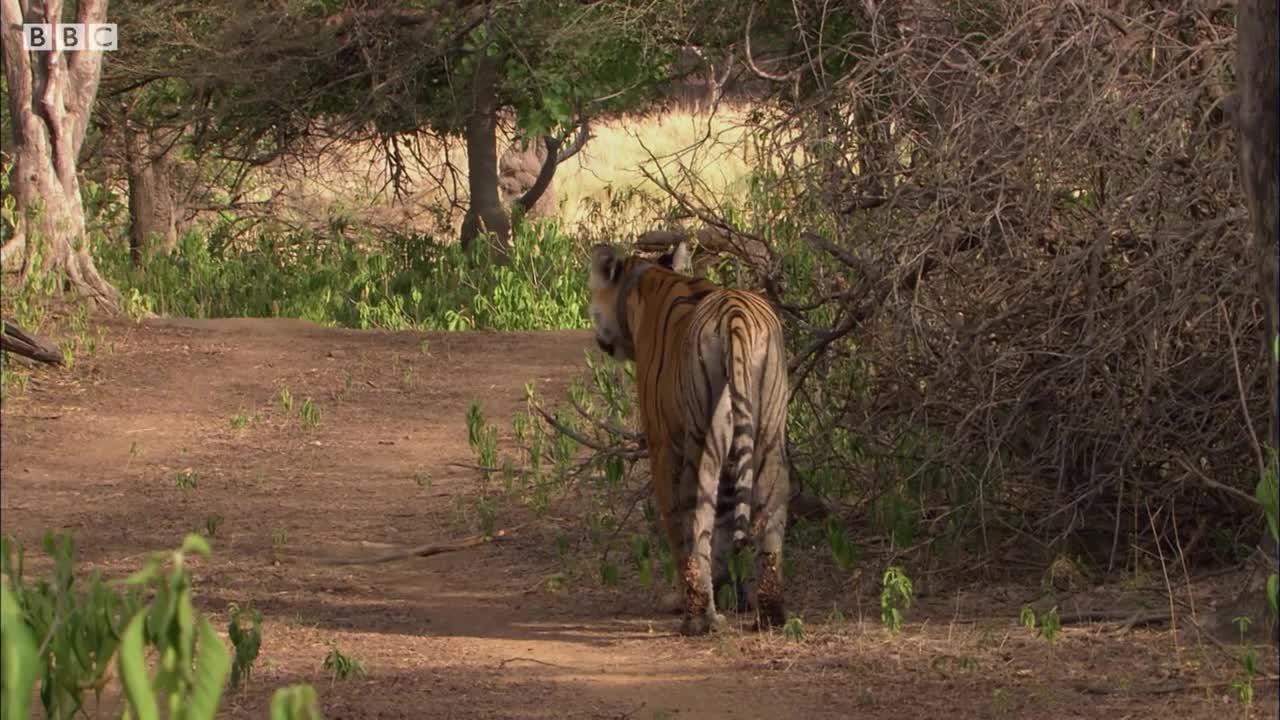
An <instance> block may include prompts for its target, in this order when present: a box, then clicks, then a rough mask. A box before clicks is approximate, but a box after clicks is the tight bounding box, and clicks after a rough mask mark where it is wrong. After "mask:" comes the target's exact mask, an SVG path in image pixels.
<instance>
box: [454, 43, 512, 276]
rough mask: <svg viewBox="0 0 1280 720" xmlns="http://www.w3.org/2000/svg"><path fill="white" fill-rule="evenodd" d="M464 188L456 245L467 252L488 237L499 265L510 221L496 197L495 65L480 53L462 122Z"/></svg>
mask: <svg viewBox="0 0 1280 720" xmlns="http://www.w3.org/2000/svg"><path fill="white" fill-rule="evenodd" d="M466 137H467V187H468V189H469V190H470V194H471V199H470V203H469V206H468V208H467V214H466V217H465V218H464V219H463V221H462V233H461V235H460V237H459V241H460V242H461V243H462V248H463V249H464V250H470V249H471V248H472V246H473V245H474V244H475V241H476V238H477V237H479V235H480V233H482V232H488V233H492V234H493V236H494V239H495V241H496V246H495V250H496V251H497V252H498V260H499V262H505V261H506V259H507V257H508V255H509V253H510V249H511V218H510V217H509V216H508V215H507V211H506V209H505V208H503V207H502V199H501V196H500V195H499V193H498V98H497V65H496V63H495V61H494V60H493V59H492V58H490V57H488V56H487V55H486V54H485V53H484V52H483V50H481V51H480V53H479V58H478V59H477V61H476V70H475V78H474V80H473V83H472V86H471V107H470V108H469V112H468V114H467V121H466Z"/></svg>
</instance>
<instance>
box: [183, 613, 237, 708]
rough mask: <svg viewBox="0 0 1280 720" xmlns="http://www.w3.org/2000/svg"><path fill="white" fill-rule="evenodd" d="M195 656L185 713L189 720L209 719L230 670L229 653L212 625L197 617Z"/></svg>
mask: <svg viewBox="0 0 1280 720" xmlns="http://www.w3.org/2000/svg"><path fill="white" fill-rule="evenodd" d="M199 647H200V649H199V653H198V655H197V656H196V669H195V678H194V680H195V682H194V685H193V687H192V688H191V695H190V697H188V698H187V705H186V708H185V713H184V716H185V717H186V718H189V719H190V720H212V718H213V717H214V715H216V714H217V712H218V700H219V699H220V698H221V697H222V690H223V688H224V687H225V686H226V684H227V675H228V673H230V671H231V656H230V655H229V654H228V653H227V648H226V646H225V645H223V644H222V638H220V637H218V633H217V632H215V631H214V629H213V625H211V624H210V623H209V621H208V620H207V619H205V618H200V645H199Z"/></svg>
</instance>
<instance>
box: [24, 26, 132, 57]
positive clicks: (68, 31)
mask: <svg viewBox="0 0 1280 720" xmlns="http://www.w3.org/2000/svg"><path fill="white" fill-rule="evenodd" d="M55 44H56V48H55ZM119 44H120V39H119V36H118V35H117V33H116V24H115V23H57V24H56V25H55V24H52V23H27V24H24V25H23V26H22V49H23V50H26V51H28V52H52V51H53V50H55V49H57V50H65V51H66V52H81V51H84V50H98V51H104V50H105V51H112V50H115V49H116V48H117V47H118V46H119Z"/></svg>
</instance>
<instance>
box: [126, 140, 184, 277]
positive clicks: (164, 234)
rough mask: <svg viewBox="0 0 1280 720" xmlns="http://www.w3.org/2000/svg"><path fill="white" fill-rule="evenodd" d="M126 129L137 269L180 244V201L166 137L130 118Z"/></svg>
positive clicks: (131, 252)
mask: <svg viewBox="0 0 1280 720" xmlns="http://www.w3.org/2000/svg"><path fill="white" fill-rule="evenodd" d="M123 128H124V137H123V140H124V154H125V168H126V174H127V176H128V181H129V255H130V257H132V259H133V264H134V265H135V266H141V265H142V261H143V258H145V257H150V256H151V255H153V254H155V253H156V252H157V251H161V252H166V253H168V252H172V251H173V249H174V248H175V247H176V246H177V244H178V216H177V213H178V200H177V193H176V192H175V191H174V178H173V177H172V175H173V173H172V168H171V166H170V163H169V160H168V149H169V147H171V145H172V144H171V143H170V142H167V140H170V139H171V138H167V137H165V136H164V134H161V133H156V132H153V131H152V130H150V129H147V128H141V127H137V126H136V125H134V123H132V122H130V121H129V120H128V119H127V117H126V120H125V122H124V125H123Z"/></svg>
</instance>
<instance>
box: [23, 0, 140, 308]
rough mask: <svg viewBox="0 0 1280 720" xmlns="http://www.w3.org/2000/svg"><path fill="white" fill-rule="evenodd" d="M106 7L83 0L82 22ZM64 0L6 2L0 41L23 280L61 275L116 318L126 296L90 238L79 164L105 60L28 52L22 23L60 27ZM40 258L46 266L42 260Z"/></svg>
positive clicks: (96, 55) (88, 54)
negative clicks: (102, 266) (25, 6)
mask: <svg viewBox="0 0 1280 720" xmlns="http://www.w3.org/2000/svg"><path fill="white" fill-rule="evenodd" d="M106 16H107V0H80V2H79V3H78V5H77V8H76V22H78V23H100V22H103V21H105V20H106ZM62 19H63V18H62V2H61V0H48V1H47V2H46V3H45V4H44V6H43V7H40V6H39V5H34V6H31V7H30V8H29V16H27V17H24V15H23V12H22V7H21V6H20V4H19V2H18V0H0V26H2V27H0V36H2V37H3V40H4V74H5V81H6V82H7V84H8V90H9V103H10V110H11V113H12V121H13V135H14V147H13V148H11V152H12V155H13V175H12V178H11V190H12V192H13V196H14V200H15V201H16V203H17V210H18V212H19V216H20V222H21V223H22V224H23V225H24V226H25V227H24V228H23V232H24V234H25V239H26V242H25V243H24V248H23V253H24V259H23V273H22V277H23V281H24V282H25V281H26V279H27V278H29V277H30V276H31V273H32V272H35V271H37V270H39V271H43V272H48V273H57V274H60V275H61V276H62V277H63V278H65V280H66V285H67V286H68V288H69V289H71V290H72V291H74V292H76V293H77V294H79V295H81V296H82V297H84V298H86V299H88V300H91V301H92V302H93V303H94V304H95V305H96V306H97V307H98V309H100V310H106V311H114V310H115V309H116V308H117V307H118V304H119V299H120V295H119V293H118V292H117V291H116V289H115V288H113V287H112V286H111V284H110V283H108V282H107V281H106V280H105V279H103V278H102V276H101V275H100V274H99V273H98V268H97V266H96V265H95V264H94V262H93V257H92V256H91V254H90V252H89V243H88V238H87V237H86V236H85V215H84V206H83V205H82V204H81V202H80V183H79V180H78V179H77V177H76V161H77V158H78V156H79V154H80V148H81V146H83V144H84V136H85V132H86V130H87V129H88V127H89V113H90V112H91V110H92V108H93V101H94V97H95V96H96V94H97V92H98V81H99V79H100V78H101V76H102V53H101V52H99V51H83V52H73V53H63V52H61V51H54V52H26V51H24V50H23V49H22V28H21V24H22V23H23V22H39V23H56V22H59V21H61V20H62ZM37 257H38V258H39V263H38V264H37V263H36V262H35V261H36V259H37Z"/></svg>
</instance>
